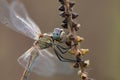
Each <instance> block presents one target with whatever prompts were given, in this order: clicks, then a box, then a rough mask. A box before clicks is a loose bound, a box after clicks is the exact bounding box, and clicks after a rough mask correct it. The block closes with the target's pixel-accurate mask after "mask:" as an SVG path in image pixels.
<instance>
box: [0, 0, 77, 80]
mask: <svg viewBox="0 0 120 80" xmlns="http://www.w3.org/2000/svg"><path fill="white" fill-rule="evenodd" d="M0 23H1V24H3V25H5V26H6V27H8V28H11V29H12V30H14V31H16V32H19V33H21V34H23V35H25V36H27V37H29V38H31V39H33V40H35V42H34V43H33V46H32V47H31V48H30V49H28V50H27V51H26V52H25V53H24V54H22V55H21V56H20V57H19V58H18V62H19V64H20V65H22V67H24V68H25V71H24V73H23V77H22V78H21V80H24V79H25V80H27V77H28V75H29V73H30V72H34V73H36V74H38V75H41V76H52V75H54V74H56V73H58V74H69V73H72V72H73V71H72V69H71V67H70V66H69V63H63V62H75V61H76V60H72V59H66V58H64V57H62V56H61V55H60V54H61V53H62V54H64V53H66V52H67V51H68V50H69V48H65V47H63V46H61V45H58V44H55V43H54V40H56V41H59V40H60V38H61V35H62V33H64V32H63V30H62V29H59V28H55V29H54V31H53V33H52V34H48V33H44V34H42V32H41V30H40V28H39V27H38V26H37V25H36V24H35V22H34V21H33V20H32V19H31V18H30V17H29V15H28V13H27V11H26V9H25V7H24V5H23V4H22V3H21V1H19V0H12V2H11V4H10V3H8V2H7V0H0ZM49 47H52V48H53V50H54V52H55V54H56V55H54V54H52V53H51V52H50V51H48V49H47V48H49ZM58 50H59V51H58ZM63 50H64V51H63ZM59 60H60V61H63V62H60V61H59ZM23 78H24V79H23Z"/></svg>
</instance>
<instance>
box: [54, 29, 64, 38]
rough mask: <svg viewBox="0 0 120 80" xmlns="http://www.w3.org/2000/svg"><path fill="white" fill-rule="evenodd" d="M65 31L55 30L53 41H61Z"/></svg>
mask: <svg viewBox="0 0 120 80" xmlns="http://www.w3.org/2000/svg"><path fill="white" fill-rule="evenodd" d="M63 33H64V31H63V29H60V28H55V29H54V31H53V36H52V37H53V40H59V39H61V38H62V35H63Z"/></svg>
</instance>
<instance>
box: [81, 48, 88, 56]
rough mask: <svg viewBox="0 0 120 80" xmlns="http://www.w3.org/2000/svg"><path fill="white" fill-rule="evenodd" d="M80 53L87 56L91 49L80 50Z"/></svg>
mask: <svg viewBox="0 0 120 80" xmlns="http://www.w3.org/2000/svg"><path fill="white" fill-rule="evenodd" d="M80 51H81V54H82V55H85V54H87V53H88V52H89V49H80Z"/></svg>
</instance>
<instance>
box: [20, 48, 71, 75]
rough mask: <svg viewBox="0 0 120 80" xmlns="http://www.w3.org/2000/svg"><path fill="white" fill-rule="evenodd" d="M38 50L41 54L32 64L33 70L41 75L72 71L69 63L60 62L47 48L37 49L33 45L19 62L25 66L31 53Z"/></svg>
mask: <svg viewBox="0 0 120 80" xmlns="http://www.w3.org/2000/svg"><path fill="white" fill-rule="evenodd" d="M36 51H37V52H38V53H39V55H38V56H37V57H36V59H35V61H34V63H33V64H32V67H31V71H32V72H34V73H36V74H38V75H41V76H52V75H54V74H56V73H61V74H68V73H71V71H72V69H71V68H70V66H69V65H68V64H67V63H62V62H60V61H59V60H58V59H57V58H56V57H55V56H54V55H52V54H51V53H50V52H49V51H47V50H46V49H45V50H39V49H38V48H37V49H36V48H34V47H32V48H31V49H29V50H28V51H27V52H26V53H24V54H23V55H22V56H20V57H19V59H18V62H19V63H20V64H21V65H22V66H23V67H24V68H25V67H26V66H27V64H28V62H29V59H30V55H31V54H33V53H34V52H36Z"/></svg>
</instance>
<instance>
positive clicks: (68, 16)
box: [59, 0, 91, 80]
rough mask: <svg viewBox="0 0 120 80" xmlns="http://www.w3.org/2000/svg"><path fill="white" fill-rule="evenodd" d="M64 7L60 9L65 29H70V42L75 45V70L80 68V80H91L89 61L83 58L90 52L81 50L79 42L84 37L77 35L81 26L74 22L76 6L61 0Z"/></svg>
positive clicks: (68, 1)
mask: <svg viewBox="0 0 120 80" xmlns="http://www.w3.org/2000/svg"><path fill="white" fill-rule="evenodd" d="M59 2H60V3H61V4H62V6H61V7H60V8H59V10H60V11H63V13H62V14H61V16H62V17H64V18H65V20H64V21H63V23H64V24H62V26H63V28H68V29H69V38H70V39H69V40H70V41H69V42H71V43H72V44H74V47H73V50H74V52H73V53H74V55H75V56H76V60H77V61H76V63H75V64H74V68H80V71H78V74H79V75H80V79H82V80H91V79H90V78H88V75H87V72H86V67H88V65H89V60H86V61H85V60H83V59H82V58H81V57H82V56H83V55H84V54H86V53H87V52H88V49H79V42H81V41H82V40H83V38H82V37H80V36H78V35H76V31H77V30H78V29H79V27H80V24H76V23H75V22H74V21H73V18H74V19H75V18H76V17H77V16H78V15H77V14H75V13H73V11H72V8H73V5H74V4H75V3H74V2H72V1H70V0H59Z"/></svg>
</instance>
